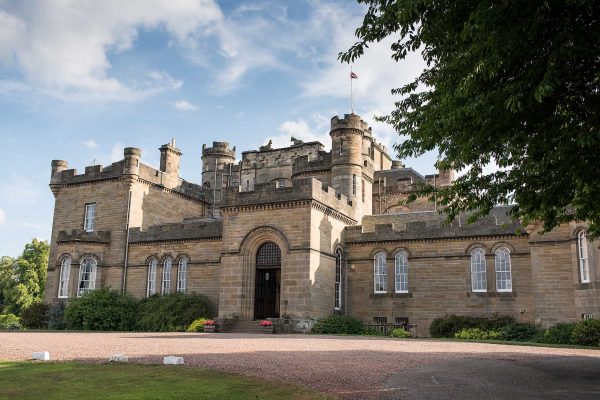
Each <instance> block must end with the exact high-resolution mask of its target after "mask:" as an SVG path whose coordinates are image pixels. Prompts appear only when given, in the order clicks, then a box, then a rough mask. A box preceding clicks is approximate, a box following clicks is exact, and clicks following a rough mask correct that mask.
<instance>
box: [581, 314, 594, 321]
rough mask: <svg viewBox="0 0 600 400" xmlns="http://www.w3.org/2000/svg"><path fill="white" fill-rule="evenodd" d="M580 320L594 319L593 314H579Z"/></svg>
mask: <svg viewBox="0 0 600 400" xmlns="http://www.w3.org/2000/svg"><path fill="white" fill-rule="evenodd" d="M581 319H582V320H584V321H587V320H588V319H594V315H593V314H581Z"/></svg>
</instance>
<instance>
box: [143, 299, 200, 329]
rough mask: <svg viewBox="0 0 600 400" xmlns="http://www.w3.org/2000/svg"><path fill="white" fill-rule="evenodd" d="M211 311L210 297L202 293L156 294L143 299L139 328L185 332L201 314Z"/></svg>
mask: <svg viewBox="0 0 600 400" xmlns="http://www.w3.org/2000/svg"><path fill="white" fill-rule="evenodd" d="M210 311H211V310H210V303H209V301H208V299H207V298H206V297H205V296H203V295H200V294H196V293H192V294H184V293H180V292H176V293H171V294H167V295H164V296H160V295H157V294H156V295H153V296H150V297H148V298H145V299H143V300H142V301H141V304H140V307H139V318H138V321H137V328H138V329H139V330H142V331H153V332H169V331H182V332H183V331H185V329H186V327H188V326H189V325H190V324H191V323H192V322H193V321H194V320H195V319H197V318H198V317H200V316H201V315H210Z"/></svg>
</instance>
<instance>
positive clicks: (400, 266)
mask: <svg viewBox="0 0 600 400" xmlns="http://www.w3.org/2000/svg"><path fill="white" fill-rule="evenodd" d="M395 259H396V260H395V270H396V271H395V272H396V274H395V275H396V293H408V256H407V255H406V252H404V251H399V252H397V253H396V257H395Z"/></svg>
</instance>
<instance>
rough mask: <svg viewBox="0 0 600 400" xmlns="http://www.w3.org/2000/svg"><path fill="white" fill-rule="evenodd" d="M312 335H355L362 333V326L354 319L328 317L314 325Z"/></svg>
mask: <svg viewBox="0 0 600 400" xmlns="http://www.w3.org/2000/svg"><path fill="white" fill-rule="evenodd" d="M312 333H333V334H350V335H357V334H360V333H363V324H362V322H360V321H359V320H357V319H356V318H352V317H348V316H346V315H330V316H329V317H327V318H323V319H321V320H319V321H317V323H316V324H315V326H314V328H313V329H312Z"/></svg>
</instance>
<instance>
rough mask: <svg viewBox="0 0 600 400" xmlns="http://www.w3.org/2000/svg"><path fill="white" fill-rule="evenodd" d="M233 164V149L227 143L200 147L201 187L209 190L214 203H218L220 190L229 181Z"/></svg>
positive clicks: (214, 143) (215, 143)
mask: <svg viewBox="0 0 600 400" xmlns="http://www.w3.org/2000/svg"><path fill="white" fill-rule="evenodd" d="M234 163H235V147H234V148H232V149H230V148H229V143H227V142H213V147H206V145H202V186H203V187H204V188H206V189H211V193H214V195H215V202H217V203H218V202H220V199H221V190H222V189H223V188H224V187H227V186H228V184H229V181H230V179H231V173H230V170H231V167H232V166H233V164H234Z"/></svg>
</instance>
